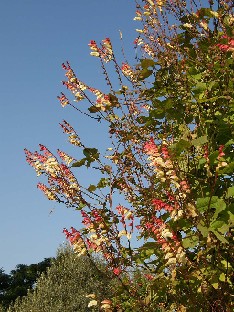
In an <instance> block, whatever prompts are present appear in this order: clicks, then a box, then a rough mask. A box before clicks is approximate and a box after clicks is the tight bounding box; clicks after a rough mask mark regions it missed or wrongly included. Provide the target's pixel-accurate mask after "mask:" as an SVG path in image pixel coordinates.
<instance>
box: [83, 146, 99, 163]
mask: <svg viewBox="0 0 234 312" xmlns="http://www.w3.org/2000/svg"><path fill="white" fill-rule="evenodd" d="M83 154H84V155H85V156H86V157H87V159H88V160H92V161H94V160H97V159H98V158H99V152H98V150H97V149H96V148H88V147H87V148H84V150H83Z"/></svg>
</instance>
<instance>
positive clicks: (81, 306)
mask: <svg viewBox="0 0 234 312" xmlns="http://www.w3.org/2000/svg"><path fill="white" fill-rule="evenodd" d="M97 265H100V264H97V261H95V263H94V262H93V261H92V260H90V259H89V258H88V257H86V256H83V257H79V258H78V257H77V255H75V254H74V253H73V252H72V251H71V250H70V249H69V248H65V249H63V250H60V251H59V253H58V256H57V258H56V260H55V261H54V262H53V264H52V266H51V267H50V268H49V269H48V271H47V273H46V274H42V275H41V276H40V278H39V279H38V280H37V283H36V287H35V289H34V290H33V291H29V292H28V295H27V296H25V297H23V298H18V299H17V300H16V302H15V303H14V304H13V305H11V306H10V307H9V309H8V310H7V311H8V312H25V311H27V312H30V311H33V312H43V311H45V312H60V311H61V312H64V311H66V312H75V311H77V312H82V311H90V308H88V303H89V301H90V299H89V298H87V297H86V295H88V294H92V293H95V294H96V299H97V300H98V301H99V302H100V301H101V300H102V299H104V298H105V295H106V296H108V295H109V296H110V286H109V285H110V279H109V278H108V277H107V276H103V273H101V272H100V271H99V270H98V268H97ZM92 309H93V310H92V311H96V310H95V307H93V308H92Z"/></svg>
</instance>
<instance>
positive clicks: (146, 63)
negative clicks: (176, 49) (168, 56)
mask: <svg viewBox="0 0 234 312" xmlns="http://www.w3.org/2000/svg"><path fill="white" fill-rule="evenodd" d="M154 65H155V62H154V61H153V60H151V59H142V60H141V67H142V68H143V69H147V68H148V67H153V66H154Z"/></svg>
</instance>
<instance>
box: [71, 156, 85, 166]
mask: <svg viewBox="0 0 234 312" xmlns="http://www.w3.org/2000/svg"><path fill="white" fill-rule="evenodd" d="M85 162H86V158H82V159H81V160H79V161H76V162H74V163H73V164H72V167H81V166H83V165H84V164H85Z"/></svg>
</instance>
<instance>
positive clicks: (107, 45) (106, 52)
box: [89, 38, 113, 63]
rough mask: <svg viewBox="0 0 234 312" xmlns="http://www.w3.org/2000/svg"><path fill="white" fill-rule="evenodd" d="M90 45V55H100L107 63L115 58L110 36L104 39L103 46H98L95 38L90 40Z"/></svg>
mask: <svg viewBox="0 0 234 312" xmlns="http://www.w3.org/2000/svg"><path fill="white" fill-rule="evenodd" d="M89 47H90V49H91V51H92V52H91V53H90V55H92V56H96V57H100V58H101V59H102V60H103V61H104V62H106V63H108V62H110V61H111V60H112V59H113V49H112V44H111V41H110V38H105V39H103V40H102V44H101V48H99V47H98V45H97V43H96V41H95V40H91V41H90V43H89Z"/></svg>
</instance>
